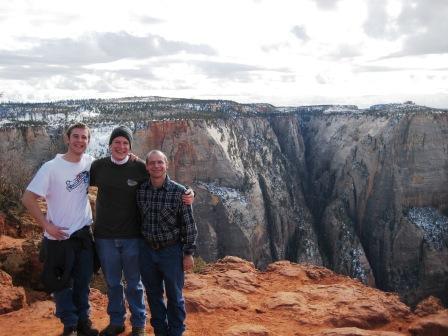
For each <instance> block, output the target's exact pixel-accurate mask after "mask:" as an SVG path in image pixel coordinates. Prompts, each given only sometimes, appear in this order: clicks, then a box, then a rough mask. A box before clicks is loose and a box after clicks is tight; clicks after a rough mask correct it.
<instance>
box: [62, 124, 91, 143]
mask: <svg viewBox="0 0 448 336" xmlns="http://www.w3.org/2000/svg"><path fill="white" fill-rule="evenodd" d="M75 128H81V129H86V130H87V134H88V138H89V140H90V128H89V126H87V125H86V124H84V123H82V122H78V123H76V124H72V125H70V126H69V127H68V128H67V131H65V134H66V135H67V137H68V138H70V135H71V134H72V131H73V130H74V129H75Z"/></svg>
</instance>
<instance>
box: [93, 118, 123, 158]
mask: <svg viewBox="0 0 448 336" xmlns="http://www.w3.org/2000/svg"><path fill="white" fill-rule="evenodd" d="M117 126H118V125H115V124H113V125H101V126H96V127H91V128H90V144H89V147H88V148H87V153H88V154H90V155H93V156H94V157H96V158H101V157H105V156H107V155H108V151H109V137H110V134H111V133H112V130H113V129H114V128H115V127H117Z"/></svg>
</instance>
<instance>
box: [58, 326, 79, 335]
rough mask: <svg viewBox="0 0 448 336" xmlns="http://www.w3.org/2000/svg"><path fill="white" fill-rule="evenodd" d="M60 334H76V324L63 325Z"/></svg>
mask: <svg viewBox="0 0 448 336" xmlns="http://www.w3.org/2000/svg"><path fill="white" fill-rule="evenodd" d="M62 336H78V330H77V328H76V326H65V327H64V331H63V332H62Z"/></svg>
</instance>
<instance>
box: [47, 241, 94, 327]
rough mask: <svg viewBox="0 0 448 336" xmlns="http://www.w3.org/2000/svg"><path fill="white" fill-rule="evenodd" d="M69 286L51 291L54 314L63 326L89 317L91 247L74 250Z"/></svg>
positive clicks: (71, 324) (91, 270) (91, 268)
mask: <svg viewBox="0 0 448 336" xmlns="http://www.w3.org/2000/svg"><path fill="white" fill-rule="evenodd" d="M71 274H72V279H71V281H70V287H68V288H65V289H63V290H60V291H57V292H54V293H53V296H54V299H55V302H56V316H57V317H58V318H59V319H60V320H61V322H62V323H63V324H64V326H76V325H77V324H78V320H79V321H85V320H87V319H88V318H89V313H90V304H89V293H90V287H89V285H90V280H91V279H92V274H93V249H90V250H88V249H80V250H78V251H76V252H75V262H74V264H73V270H72V273H71Z"/></svg>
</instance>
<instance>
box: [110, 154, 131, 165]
mask: <svg viewBox="0 0 448 336" xmlns="http://www.w3.org/2000/svg"><path fill="white" fill-rule="evenodd" d="M110 160H111V161H112V162H113V163H115V164H117V165H123V164H125V163H126V162H128V161H129V155H126V157H125V158H124V159H123V160H115V159H114V158H113V156H112V155H111V156H110Z"/></svg>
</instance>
